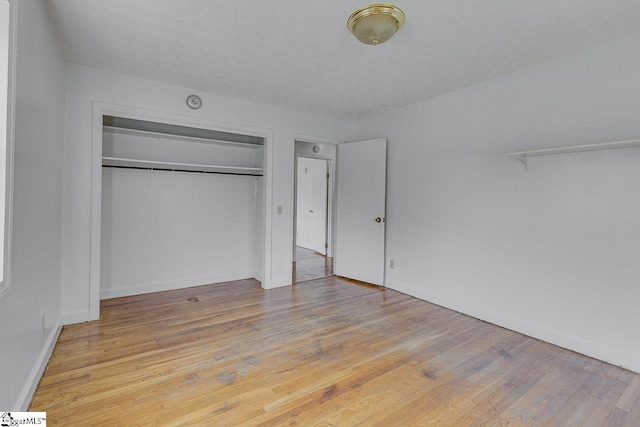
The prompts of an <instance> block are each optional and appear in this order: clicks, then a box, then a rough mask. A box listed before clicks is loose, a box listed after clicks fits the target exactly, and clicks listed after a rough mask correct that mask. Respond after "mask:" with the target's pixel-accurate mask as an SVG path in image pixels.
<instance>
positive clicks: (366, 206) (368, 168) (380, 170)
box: [334, 138, 387, 285]
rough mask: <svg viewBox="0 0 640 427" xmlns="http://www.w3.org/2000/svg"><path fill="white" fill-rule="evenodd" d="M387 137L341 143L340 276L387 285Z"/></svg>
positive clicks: (339, 198) (339, 148) (338, 272)
mask: <svg viewBox="0 0 640 427" xmlns="http://www.w3.org/2000/svg"><path fill="white" fill-rule="evenodd" d="M386 165H387V140H386V139H385V138H383V139H374V140H369V141H359V142H351V143H347V144H341V145H338V182H337V186H338V200H337V203H338V205H337V221H336V222H337V236H336V254H335V255H336V258H335V264H334V269H335V273H336V275H338V276H343V277H348V278H351V279H356V280H360V281H363V282H368V283H373V284H375V285H384V262H385V261H384V247H385V222H384V218H385V200H386V177H387V168H386Z"/></svg>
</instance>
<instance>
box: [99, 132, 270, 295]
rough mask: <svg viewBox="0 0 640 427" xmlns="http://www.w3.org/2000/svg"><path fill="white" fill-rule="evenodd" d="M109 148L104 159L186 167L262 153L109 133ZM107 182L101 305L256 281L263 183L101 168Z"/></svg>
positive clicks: (244, 178) (106, 144) (106, 134)
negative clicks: (259, 190) (259, 189)
mask: <svg viewBox="0 0 640 427" xmlns="http://www.w3.org/2000/svg"><path fill="white" fill-rule="evenodd" d="M103 145H104V155H105V156H121V157H135V158H142V154H143V153H144V156H146V158H149V159H153V160H173V161H180V162H188V163H215V160H214V158H215V159H218V160H221V159H224V162H223V163H226V164H229V162H230V160H231V157H230V155H231V154H230V153H231V151H233V153H234V154H233V155H234V156H236V159H237V161H238V162H241V163H245V164H246V163H247V160H248V159H247V158H250V159H249V160H252V161H261V152H262V148H257V149H256V148H247V149H234V148H232V147H225V146H215V145H211V144H206V143H193V142H187V141H179V142H175V141H169V140H167V139H164V138H157V137H143V136H135V135H128V134H126V132H125V133H120V132H107V131H105V132H104V134H103ZM176 148H178V149H177V150H176ZM177 152H180V153H182V154H181V158H179V159H178V158H176V157H175V155H176V153H177ZM169 156H170V157H171V159H169V158H167V157H169ZM102 180H103V182H102V185H103V188H102V241H101V245H102V248H101V281H100V287H101V292H100V296H101V299H105V298H113V297H118V296H125V295H134V294H140V293H145V292H153V291H159V290H166V289H176V288H181V287H187V286H195V285H202V284H207V283H215V282H221V281H226V280H235V279H242V278H248V277H253V276H254V275H255V259H254V252H255V250H254V249H255V243H256V242H255V239H256V218H255V215H256V211H257V209H258V208H259V206H257V204H256V185H257V184H260V185H261V183H262V181H261V180H260V179H259V178H256V177H253V176H238V175H221V174H209V173H207V174H205V173H189V172H171V171H152V170H135V169H119V168H103V175H102Z"/></svg>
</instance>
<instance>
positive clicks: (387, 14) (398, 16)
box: [347, 3, 405, 46]
mask: <svg viewBox="0 0 640 427" xmlns="http://www.w3.org/2000/svg"><path fill="white" fill-rule="evenodd" d="M404 20H405V16H404V12H403V11H402V10H401V9H400V8H399V7H397V6H393V5H390V4H382V3H376V4H371V5H369V6H367V7H363V8H362V9H358V10H356V11H355V12H353V13H352V14H351V16H350V17H349V19H348V20H347V28H349V31H351V33H353V35H354V36H355V37H356V38H357V39H358V40H360V42H362V43H364V44H368V45H373V46H376V45H379V44H381V43H384V42H386V41H387V40H389V39H390V38H391V37H393V35H394V34H395V33H396V32H397V31H398V30H399V29H400V28H402V25H403V24H404Z"/></svg>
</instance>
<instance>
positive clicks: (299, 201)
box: [292, 155, 333, 283]
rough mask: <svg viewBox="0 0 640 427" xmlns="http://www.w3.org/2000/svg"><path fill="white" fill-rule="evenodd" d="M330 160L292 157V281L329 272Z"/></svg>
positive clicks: (304, 279)
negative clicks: (293, 186)
mask: <svg viewBox="0 0 640 427" xmlns="http://www.w3.org/2000/svg"><path fill="white" fill-rule="evenodd" d="M331 166H332V165H331V160H329V159H322V158H313V157H305V156H301V155H297V156H296V158H295V201H294V206H295V210H294V257H293V277H292V282H293V283H299V282H303V281H307V280H312V279H318V278H323V277H328V276H332V275H333V257H332V251H331V248H330V240H331V223H332V221H331V212H332V210H331V197H332V193H333V192H332V173H331Z"/></svg>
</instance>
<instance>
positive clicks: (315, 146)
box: [312, 145, 320, 153]
mask: <svg viewBox="0 0 640 427" xmlns="http://www.w3.org/2000/svg"><path fill="white" fill-rule="evenodd" d="M312 150H313V152H314V153H319V152H320V146H319V145H314V146H313V148H312Z"/></svg>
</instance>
